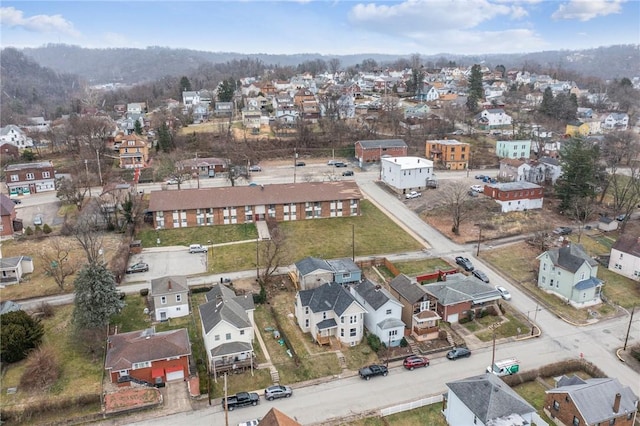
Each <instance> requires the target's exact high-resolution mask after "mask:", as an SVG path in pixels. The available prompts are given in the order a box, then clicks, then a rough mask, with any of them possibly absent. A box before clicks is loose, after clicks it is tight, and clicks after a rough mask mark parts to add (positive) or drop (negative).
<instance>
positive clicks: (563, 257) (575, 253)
mask: <svg viewBox="0 0 640 426" xmlns="http://www.w3.org/2000/svg"><path fill="white" fill-rule="evenodd" d="M547 253H548V254H549V258H550V259H551V261H552V262H553V264H554V265H555V266H559V267H560V268H562V269H566V270H567V271H569V272H572V273H575V272H576V271H577V270H578V269H580V267H581V266H582V265H583V264H584V262H587V263H588V264H589V266H592V267H593V266H598V262H596V261H595V260H593V259H592V258H591V257H590V256H589V255H588V254H587V253H586V252H585V251H584V248H583V247H582V245H580V244H569V245H567V246H566V247H560V248H559V249H556V250H549V251H547Z"/></svg>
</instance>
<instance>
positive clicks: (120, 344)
mask: <svg viewBox="0 0 640 426" xmlns="http://www.w3.org/2000/svg"><path fill="white" fill-rule="evenodd" d="M189 356H191V343H190V342H189V334H188V333H187V329H186V328H181V329H179V330H169V331H163V332H160V333H156V331H155V328H149V329H146V330H138V331H132V332H130V333H121V334H114V335H111V336H109V337H108V338H107V356H106V358H105V362H104V368H105V370H107V374H108V375H109V378H110V379H111V383H119V384H123V385H128V384H130V382H147V383H152V384H156V383H160V382H168V381H172V380H184V379H185V378H186V377H188V376H189Z"/></svg>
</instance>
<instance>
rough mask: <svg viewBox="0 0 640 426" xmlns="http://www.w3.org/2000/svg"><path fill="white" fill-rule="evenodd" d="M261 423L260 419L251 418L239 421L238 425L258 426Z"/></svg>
mask: <svg viewBox="0 0 640 426" xmlns="http://www.w3.org/2000/svg"><path fill="white" fill-rule="evenodd" d="M259 423H260V419H251V420H247V421H246V422H240V423H238V426H258V424H259Z"/></svg>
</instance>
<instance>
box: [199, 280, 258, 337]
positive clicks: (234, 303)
mask: <svg viewBox="0 0 640 426" xmlns="http://www.w3.org/2000/svg"><path fill="white" fill-rule="evenodd" d="M205 298H206V299H207V303H205V304H202V305H200V306H199V307H198V310H199V311H200V321H201V322H202V325H203V327H204V332H205V334H208V333H209V332H210V331H211V330H212V329H213V328H214V327H215V326H216V325H218V324H219V323H220V322H221V321H225V322H227V323H229V324H231V325H232V326H234V327H236V328H238V329H241V328H249V327H251V321H250V320H249V315H247V311H248V310H252V309H255V305H254V303H253V296H252V295H251V294H249V295H244V296H236V294H235V293H234V292H233V290H231V289H228V288H227V287H225V286H224V285H222V284H215V285H214V286H213V288H212V289H211V290H209V292H208V293H207V294H206V295H205Z"/></svg>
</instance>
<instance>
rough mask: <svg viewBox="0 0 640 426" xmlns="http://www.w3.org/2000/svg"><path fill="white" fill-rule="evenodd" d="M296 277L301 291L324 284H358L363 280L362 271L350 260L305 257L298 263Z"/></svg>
mask: <svg viewBox="0 0 640 426" xmlns="http://www.w3.org/2000/svg"><path fill="white" fill-rule="evenodd" d="M295 266H296V276H297V279H298V283H299V284H300V289H301V290H308V289H312V288H316V287H319V286H321V285H322V284H324V283H330V282H336V283H339V284H349V283H356V282H358V281H360V279H361V278H362V271H361V270H360V268H358V265H356V264H355V262H354V261H353V260H351V259H349V258H346V257H345V258H340V259H333V260H324V259H319V258H317V257H305V258H304V259H302V260H300V261H298V262H296V264H295Z"/></svg>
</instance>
